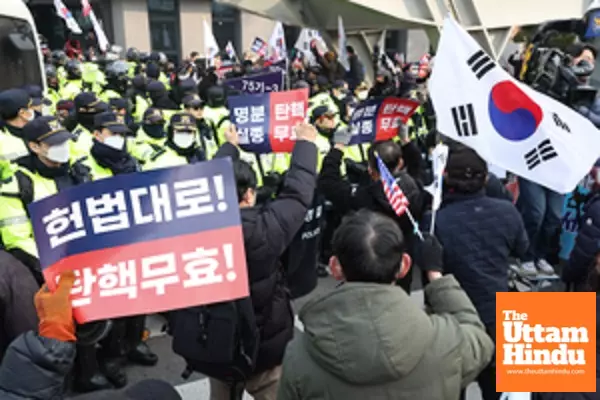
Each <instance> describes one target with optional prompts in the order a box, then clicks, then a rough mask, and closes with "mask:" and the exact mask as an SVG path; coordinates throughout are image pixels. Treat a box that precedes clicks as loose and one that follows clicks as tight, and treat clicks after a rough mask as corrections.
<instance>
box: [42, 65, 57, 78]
mask: <svg viewBox="0 0 600 400" xmlns="http://www.w3.org/2000/svg"><path fill="white" fill-rule="evenodd" d="M45 72H46V78H48V79H50V78H56V77H57V75H58V74H57V72H56V67H55V66H54V65H52V64H46V66H45Z"/></svg>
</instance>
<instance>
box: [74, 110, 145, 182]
mask: <svg viewBox="0 0 600 400" xmlns="http://www.w3.org/2000/svg"><path fill="white" fill-rule="evenodd" d="M129 132H130V131H129V128H128V127H127V125H126V124H125V118H124V117H123V116H121V115H118V114H116V113H114V112H113V111H104V112H101V113H98V114H96V115H95V116H94V132H93V135H94V139H93V144H92V147H91V149H90V156H88V157H85V159H84V160H83V162H84V164H85V165H86V166H87V167H88V168H89V169H90V173H91V175H92V178H93V179H94V180H98V179H104V178H108V177H111V176H113V175H119V174H125V173H132V172H136V171H139V170H140V168H139V165H138V163H137V161H136V160H135V159H134V158H133V157H132V156H131V155H130V154H129V153H128V152H127V146H126V144H127V140H126V137H125V136H126V135H127V134H128V133H129Z"/></svg>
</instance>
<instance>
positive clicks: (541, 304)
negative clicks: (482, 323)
mask: <svg viewBox="0 0 600 400" xmlns="http://www.w3.org/2000/svg"><path fill="white" fill-rule="evenodd" d="M496 390H497V391H498V392H595V391H596V293H556V292H552V293H551V292H548V293H543V292H542V293H539V292H536V293H496Z"/></svg>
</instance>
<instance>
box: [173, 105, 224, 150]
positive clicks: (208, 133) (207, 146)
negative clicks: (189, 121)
mask: <svg viewBox="0 0 600 400" xmlns="http://www.w3.org/2000/svg"><path fill="white" fill-rule="evenodd" d="M182 104H183V111H184V112H186V113H188V114H190V115H192V116H193V117H194V118H195V119H196V125H197V127H198V140H199V141H200V145H201V146H202V149H203V150H204V153H205V154H206V158H207V159H209V160H210V159H212V158H213V156H214V155H215V154H216V153H217V150H218V149H219V147H218V146H217V143H216V142H215V139H214V138H213V135H212V130H211V129H210V127H209V126H208V124H207V123H206V121H205V119H204V102H203V101H202V99H200V96H198V95H197V94H192V95H188V96H185V97H184V98H183V100H182Z"/></svg>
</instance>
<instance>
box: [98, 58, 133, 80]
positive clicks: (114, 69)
mask: <svg viewBox="0 0 600 400" xmlns="http://www.w3.org/2000/svg"><path fill="white" fill-rule="evenodd" d="M128 72H129V65H127V63H126V62H125V61H113V62H111V63H110V64H108V65H107V66H106V70H105V71H104V73H105V74H106V79H121V78H122V77H123V76H125V77H126V76H127V73H128Z"/></svg>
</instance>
